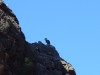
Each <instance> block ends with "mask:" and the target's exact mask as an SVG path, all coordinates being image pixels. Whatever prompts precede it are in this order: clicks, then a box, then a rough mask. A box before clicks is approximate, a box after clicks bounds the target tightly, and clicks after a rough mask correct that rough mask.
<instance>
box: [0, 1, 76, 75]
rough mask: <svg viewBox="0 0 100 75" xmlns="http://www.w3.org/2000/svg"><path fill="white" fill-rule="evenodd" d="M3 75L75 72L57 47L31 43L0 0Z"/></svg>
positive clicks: (0, 66)
mask: <svg viewBox="0 0 100 75" xmlns="http://www.w3.org/2000/svg"><path fill="white" fill-rule="evenodd" d="M0 75H76V73H75V70H74V68H73V67H72V65H71V64H69V63H68V62H66V61H65V60H63V59H62V58H61V57H60V56H59V53H58V52H57V50H56V48H55V47H54V46H52V45H50V44H46V45H45V44H43V43H42V42H41V41H39V42H36V43H28V42H27V41H26V40H25V36H24V34H23V32H22V31H21V28H20V26H19V22H18V19H17V18H16V15H15V14H14V13H13V12H12V10H11V9H9V8H8V7H7V6H6V4H5V3H3V2H0Z"/></svg>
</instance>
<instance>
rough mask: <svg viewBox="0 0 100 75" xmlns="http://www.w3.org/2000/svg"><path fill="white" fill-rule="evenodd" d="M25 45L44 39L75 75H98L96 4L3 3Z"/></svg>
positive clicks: (60, 0) (99, 6)
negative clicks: (13, 14)
mask: <svg viewBox="0 0 100 75" xmlns="http://www.w3.org/2000/svg"><path fill="white" fill-rule="evenodd" d="M4 1H5V3H7V5H8V6H9V7H10V8H11V9H12V10H13V11H14V13H15V14H16V15H17V18H18V19H19V22H20V26H21V28H22V31H23V32H24V34H25V36H26V40H27V41H29V42H31V43H32V42H37V41H39V40H40V41H42V42H43V43H45V41H44V38H45V37H47V38H48V39H49V40H50V41H51V43H52V45H54V46H55V47H56V49H57V51H58V52H59V54H60V56H61V57H62V58H64V59H65V60H67V61H68V62H70V63H71V64H72V65H73V66H74V68H75V70H76V73H77V75H100V0H4Z"/></svg>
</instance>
